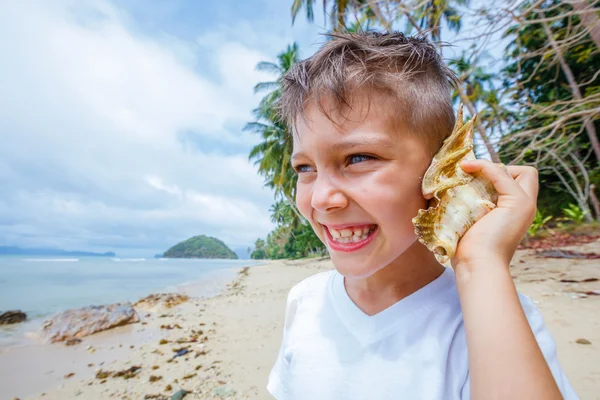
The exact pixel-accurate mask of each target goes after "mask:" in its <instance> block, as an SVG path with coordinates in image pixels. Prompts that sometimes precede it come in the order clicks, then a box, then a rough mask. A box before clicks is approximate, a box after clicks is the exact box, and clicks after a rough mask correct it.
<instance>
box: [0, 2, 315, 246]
mask: <svg viewBox="0 0 600 400" xmlns="http://www.w3.org/2000/svg"><path fill="white" fill-rule="evenodd" d="M289 3H290V2H288V1H281V0H259V1H252V2H250V1H248V2H246V1H235V0H221V1H218V2H209V1H202V2H199V1H195V0H155V1H153V2H151V3H150V2H146V1H142V0H125V1H123V0H120V1H114V2H113V1H110V0H90V1H87V0H85V1H83V0H53V1H44V0H39V1H30V0H20V1H14V2H10V5H6V4H5V5H4V6H3V11H2V13H0V52H1V54H2V62H1V63H0V75H1V76H2V82H3V83H2V89H1V90H0V139H1V144H0V194H1V195H0V246H19V247H51V248H61V249H70V250H87V251H99V252H104V251H115V252H116V253H117V254H118V255H124V256H139V255H146V256H148V255H154V254H156V253H162V252H163V251H165V250H166V249H168V248H169V247H170V246H172V245H174V244H176V243H178V242H179V241H181V240H185V239H187V238H189V237H191V236H194V235H199V234H206V235H210V236H215V237H217V238H219V239H221V240H223V241H224V242H225V243H226V244H227V245H229V246H230V247H232V248H237V247H242V248H246V247H248V246H250V245H252V244H253V242H254V241H255V240H256V239H257V238H258V237H265V236H266V235H267V233H268V232H269V231H270V230H271V229H272V228H273V224H272V223H271V221H270V217H269V207H270V206H271V204H272V201H273V193H272V192H271V190H269V189H267V188H264V187H263V179H262V178H261V177H260V176H259V175H258V174H257V172H256V168H255V167H254V165H253V163H252V162H250V161H248V153H249V151H250V149H251V147H252V146H253V145H254V144H256V143H258V139H259V138H258V137H257V136H256V135H253V134H251V133H247V132H243V127H244V125H245V124H246V123H247V122H249V121H252V116H251V111H252V109H253V108H254V107H255V106H256V105H257V103H258V100H259V99H260V95H254V94H253V90H252V88H253V86H254V85H255V84H256V83H258V82H261V81H269V80H272V79H273V76H270V75H268V74H265V73H263V72H258V71H256V69H255V66H256V64H257V63H258V62H260V61H274V60H275V57H276V55H277V53H279V52H280V51H281V50H282V49H284V48H285V47H286V46H287V45H288V44H290V43H292V42H293V41H297V42H298V43H299V44H300V46H301V48H302V50H303V52H302V56H304V57H305V56H308V55H310V54H311V53H312V52H314V51H315V50H316V48H317V45H318V43H321V42H322V41H323V40H322V37H321V36H320V35H319V34H320V33H322V32H324V31H323V29H322V28H321V27H320V26H319V24H318V23H317V24H308V23H307V22H305V21H304V18H302V19H298V21H297V23H296V24H295V26H293V27H292V25H291V17H290V4H289ZM321 21H322V17H321Z"/></svg>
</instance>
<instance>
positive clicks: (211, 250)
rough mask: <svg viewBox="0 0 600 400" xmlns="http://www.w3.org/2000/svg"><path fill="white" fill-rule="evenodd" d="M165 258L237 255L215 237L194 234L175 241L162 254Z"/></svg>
mask: <svg viewBox="0 0 600 400" xmlns="http://www.w3.org/2000/svg"><path fill="white" fill-rule="evenodd" d="M163 257H165V258H230V259H237V258H238V257H237V255H236V254H235V253H234V252H233V251H232V250H231V249H230V248H229V247H227V246H226V245H225V243H223V242H222V241H220V240H219V239H217V238H214V237H209V236H205V235H200V236H194V237H192V238H189V239H188V240H185V241H183V242H181V243H177V244H176V245H175V246H173V247H171V248H170V249H169V250H167V251H165V253H164V254H163Z"/></svg>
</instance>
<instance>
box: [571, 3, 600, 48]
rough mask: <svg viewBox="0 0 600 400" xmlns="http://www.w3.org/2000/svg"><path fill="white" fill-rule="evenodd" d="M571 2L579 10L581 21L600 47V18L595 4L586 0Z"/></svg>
mask: <svg viewBox="0 0 600 400" xmlns="http://www.w3.org/2000/svg"><path fill="white" fill-rule="evenodd" d="M569 4H570V5H571V6H572V7H573V9H575V10H576V11H577V12H579V18H580V19H581V22H582V23H583V25H584V26H585V27H586V28H587V29H588V30H589V31H590V36H591V37H592V40H593V41H594V43H596V46H597V47H598V48H599V49H600V19H598V14H596V10H595V9H594V6H593V5H591V4H590V3H588V2H587V1H586V0H575V1H573V2H572V3H569Z"/></svg>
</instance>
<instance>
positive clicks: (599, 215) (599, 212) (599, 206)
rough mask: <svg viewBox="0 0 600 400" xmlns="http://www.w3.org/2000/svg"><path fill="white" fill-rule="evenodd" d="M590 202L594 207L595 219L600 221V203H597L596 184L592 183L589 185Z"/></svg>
mask: <svg viewBox="0 0 600 400" xmlns="http://www.w3.org/2000/svg"><path fill="white" fill-rule="evenodd" d="M590 202H591V203H592V207H594V213H595V214H596V221H598V222H600V203H598V198H597V197H596V185H594V184H593V183H592V184H591V185H590Z"/></svg>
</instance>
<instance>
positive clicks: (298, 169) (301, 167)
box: [292, 164, 314, 174]
mask: <svg viewBox="0 0 600 400" xmlns="http://www.w3.org/2000/svg"><path fill="white" fill-rule="evenodd" d="M292 168H294V171H296V172H297V173H299V174H301V173H303V172H313V171H314V169H313V167H311V166H310V165H307V164H300V165H295V166H293V167H292Z"/></svg>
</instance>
